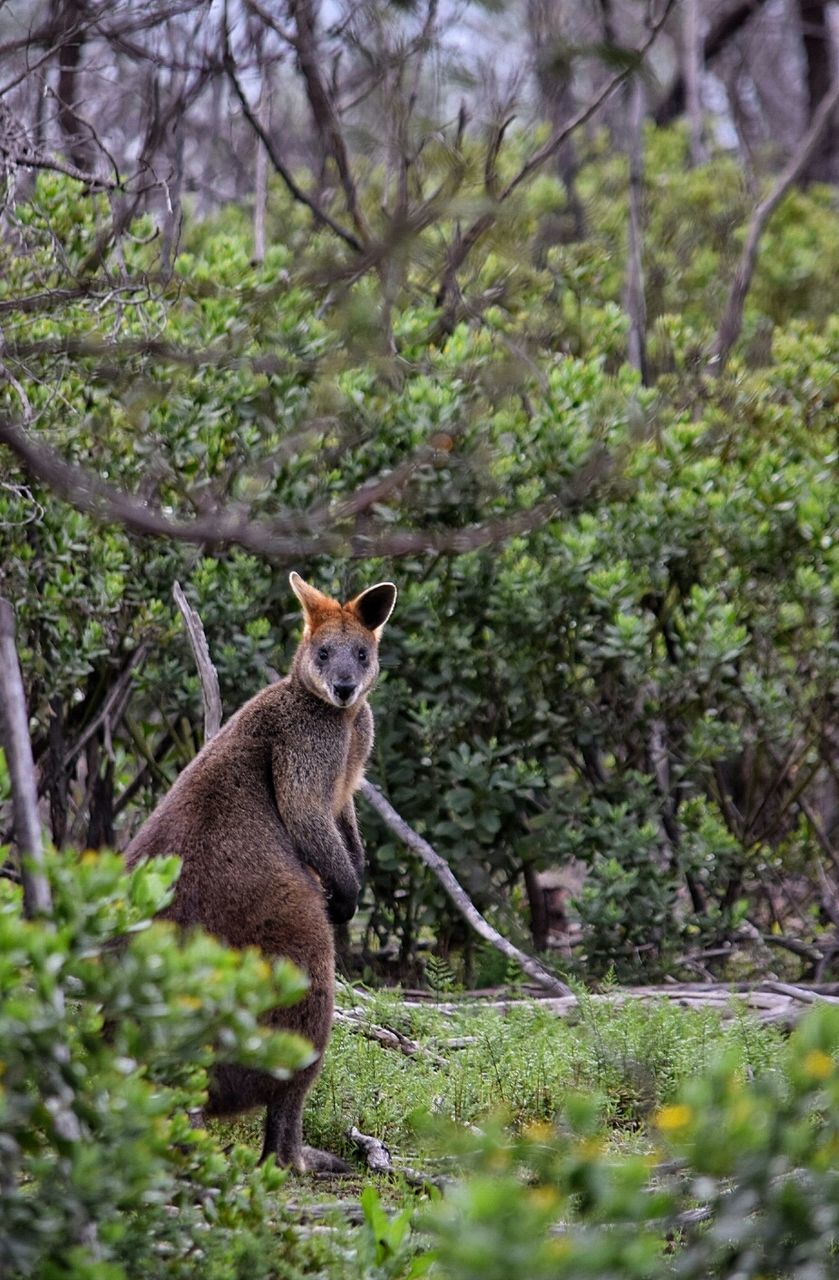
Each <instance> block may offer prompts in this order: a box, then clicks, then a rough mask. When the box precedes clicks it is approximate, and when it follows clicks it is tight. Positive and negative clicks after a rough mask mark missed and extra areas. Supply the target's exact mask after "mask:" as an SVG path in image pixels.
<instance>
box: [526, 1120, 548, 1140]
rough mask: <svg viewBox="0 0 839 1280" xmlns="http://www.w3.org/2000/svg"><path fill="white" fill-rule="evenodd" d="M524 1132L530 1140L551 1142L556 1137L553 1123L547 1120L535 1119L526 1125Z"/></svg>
mask: <svg viewBox="0 0 839 1280" xmlns="http://www.w3.org/2000/svg"><path fill="white" fill-rule="evenodd" d="M522 1132H523V1134H524V1136H525V1138H527V1140H528V1141H529V1142H550V1140H551V1138H555V1137H556V1133H555V1131H554V1127H553V1125H552V1124H548V1123H547V1121H545V1120H534V1121H533V1122H532V1124H528V1125H525V1127H524V1129H523V1131H522Z"/></svg>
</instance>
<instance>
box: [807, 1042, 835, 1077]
mask: <svg viewBox="0 0 839 1280" xmlns="http://www.w3.org/2000/svg"><path fill="white" fill-rule="evenodd" d="M804 1070H805V1071H806V1072H807V1075H808V1076H812V1077H813V1079H814V1080H826V1079H827V1077H828V1076H829V1075H832V1074H833V1059H832V1058H831V1056H830V1054H829V1053H825V1052H824V1051H823V1050H822V1049H811V1050H810V1052H809V1053H808V1054H807V1057H806V1058H805V1059H804Z"/></svg>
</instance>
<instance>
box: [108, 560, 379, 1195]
mask: <svg viewBox="0 0 839 1280" xmlns="http://www.w3.org/2000/svg"><path fill="white" fill-rule="evenodd" d="M290 580H291V586H292V589H293V591H294V593H295V595H296V596H297V598H298V599H299V601H300V603H301V604H302V606H303V616H304V621H305V626H304V630H303V637H302V639H301V641H300V644H299V646H298V649H297V652H296V653H295V655H294V660H293V662H292V666H291V671H290V674H289V675H287V676H286V677H285V679H283V680H280V681H279V682H278V683H277V684H273V685H270V686H269V687H268V688H266V689H263V690H262V692H261V693H258V694H257V695H256V697H254V698H251V700H250V702H246V703H245V705H244V706H243V707H242V708H241V709H240V710H239V711H238V712H237V713H236V714H235V715H234V716H232V717H231V719H230V720H229V721H228V722H227V724H226V725H225V726H224V727H223V728H222V729H221V730H220V731H219V733H218V734H217V735H216V737H215V738H213V739H212V740H211V741H210V742H208V743H207V745H206V746H205V747H204V748H203V750H202V751H200V752H199V754H198V755H197V756H196V758H195V759H194V760H193V761H192V763H191V764H190V765H189V766H188V767H187V768H186V769H185V770H184V771H183V773H182V774H181V775H180V777H179V778H178V780H177V781H176V782H175V784H174V786H173V787H172V789H171V791H169V792H168V794H167V795H166V796H165V797H164V798H163V800H162V801H161V802H160V804H159V805H158V806H157V808H156V809H155V810H154V812H153V813H152V815H151V817H150V818H149V819H148V820H147V822H146V823H145V824H144V826H143V827H142V828H141V829H140V831H139V832H138V834H137V835H136V836H135V838H134V839H133V840H132V842H131V844H130V845H129V847H128V850H127V853H126V860H127V863H128V865H129V867H131V866H134V865H135V864H136V863H137V862H138V861H140V860H141V859H143V858H149V857H155V856H162V855H166V854H178V855H179V856H180V858H181V859H182V867H181V874H180V878H179V880H178V883H177V886H176V891H175V897H174V900H173V901H172V903H171V905H170V906H169V907H167V908H166V910H165V911H164V912H163V913H162V915H163V917H164V918H166V919H169V920H173V921H175V922H176V923H177V924H179V925H183V926H189V925H201V926H203V928H205V929H207V930H208V931H209V932H210V933H212V934H215V935H216V936H218V937H219V938H222V939H223V940H224V941H225V942H228V943H229V944H230V945H231V946H234V947H246V946H256V947H259V948H261V950H262V951H263V952H264V953H265V954H266V955H268V956H288V957H289V958H290V959H291V960H293V961H294V963H295V964H297V965H299V967H300V968H301V969H303V970H304V971H305V972H306V973H307V974H308V977H309V982H310V986H309V989H308V992H307V995H306V997H305V999H303V1000H302V1001H301V1002H300V1003H298V1004H295V1005H292V1006H291V1007H290V1008H288V1009H277V1010H276V1011H275V1012H274V1013H273V1014H272V1015H271V1016H270V1022H271V1025H273V1026H277V1027H286V1028H288V1029H290V1030H292V1031H297V1032H299V1033H300V1034H301V1035H303V1036H305V1037H306V1039H307V1040H310V1041H311V1042H312V1044H313V1045H314V1047H315V1049H316V1050H317V1052H318V1055H319V1057H318V1059H317V1061H316V1062H315V1063H313V1064H312V1065H311V1066H310V1067H307V1068H306V1069H305V1070H303V1071H300V1072H298V1073H297V1074H296V1075H294V1076H293V1077H292V1078H291V1079H290V1080H285V1081H278V1080H274V1079H273V1078H272V1077H271V1076H269V1075H267V1074H266V1073H265V1072H258V1071H254V1070H250V1069H247V1068H244V1067H234V1066H220V1067H218V1068H216V1070H215V1071H214V1072H213V1075H212V1078H211V1083H210V1091H209V1101H208V1106H207V1112H208V1114H211V1115H226V1114H230V1113H232V1112H236V1111H243V1110H246V1109H248V1108H250V1107H256V1106H266V1107H267V1109H268V1110H267V1116H266V1123H265V1142H264V1146H263V1150H262V1159H263V1160H264V1159H266V1158H267V1157H268V1156H269V1155H271V1154H273V1155H274V1156H276V1159H277V1163H278V1164H283V1165H290V1166H291V1167H293V1168H296V1169H298V1170H300V1171H302V1170H304V1169H306V1168H308V1169H316V1168H319V1167H320V1168H324V1167H334V1157H331V1156H329V1155H328V1153H326V1152H319V1151H317V1150H315V1149H313V1148H309V1147H307V1148H304V1147H303V1145H302V1116H303V1102H304V1099H305V1097H306V1094H307V1092H308V1090H309V1088H310V1087H311V1085H312V1083H313V1081H314V1079H315V1077H316V1076H317V1073H318V1071H319V1069H320V1064H321V1060H322V1057H323V1053H324V1050H325V1049H326V1045H327V1042H328V1040H329V1034H330V1029H331V1025H332V1011H333V999H334V983H335V976H334V948H333V939H332V929H331V927H330V923H329V922H330V920H333V921H344V920H349V919H350V917H351V916H352V915H353V913H354V911H355V909H356V906H357V903H358V896H359V893H360V891H361V882H362V876H363V871H364V847H363V845H362V843H361V839H360V837H359V834H358V826H357V824H356V818H355V806H354V803H353V793H354V791H355V790H356V788H357V787H358V785H359V783H360V782H361V779H362V775H363V771H364V766H365V764H366V762H367V758H368V756H369V755H370V749H371V747H372V745H373V715H372V712H371V710H370V707H369V706H368V704H367V694H368V693H369V692H370V690H371V688H372V687H373V685H374V683H375V680H376V676H377V675H378V670H379V664H378V642H379V637H380V636H381V632H382V629H383V627H384V624H385V622H386V621H387V619H388V618H389V617H390V614H391V611H392V609H393V606H394V603H395V601H396V588H395V586H394V585H393V584H392V583H390V582H380V583H378V584H377V585H376V586H374V587H369V588H368V589H367V590H366V591H362V593H361V595H359V596H356V597H355V599H354V600H350V601H349V603H348V604H344V605H341V604H339V603H338V601H337V600H332V599H330V597H329V596H326V595H323V594H322V593H321V592H320V591H317V590H316V589H315V588H314V587H311V586H309V584H308V583H306V582H304V581H303V579H302V578H301V577H300V576H299V575H298V574H296V573H292V574H291V579H290Z"/></svg>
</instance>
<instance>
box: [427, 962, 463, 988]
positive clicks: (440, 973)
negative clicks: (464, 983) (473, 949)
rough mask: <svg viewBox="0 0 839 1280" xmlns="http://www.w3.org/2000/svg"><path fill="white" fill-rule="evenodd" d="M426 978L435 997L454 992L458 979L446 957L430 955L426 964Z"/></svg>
mask: <svg viewBox="0 0 839 1280" xmlns="http://www.w3.org/2000/svg"><path fill="white" fill-rule="evenodd" d="M425 978H426V981H427V982H428V985H429V987H430V988H431V990H432V991H433V992H434V993H435V995H438V996H441V995H445V994H447V993H448V992H450V991H454V989H455V987H456V986H457V979H456V977H455V973H454V970H453V969H452V967H451V965H450V964H449V962H448V960H447V959H446V958H445V956H435V955H430V956H429V957H428V959H427V960H426V962H425Z"/></svg>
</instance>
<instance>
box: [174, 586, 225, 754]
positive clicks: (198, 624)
mask: <svg viewBox="0 0 839 1280" xmlns="http://www.w3.org/2000/svg"><path fill="white" fill-rule="evenodd" d="M172 595H173V596H174V597H175V603H176V605H177V606H178V608H179V609H180V611H181V615H182V617H183V620H184V623H185V625H186V631H187V635H188V636H189V643H190V646H191V648H192V654H193V657H194V658H195V665H196V666H197V667H198V677H199V679H200V681H201V695H202V698H203V700H204V741H205V742H209V741H210V739H211V738H214V737H215V735H216V734H217V733H218V731H219V729H220V728H221V693H220V691H219V684H218V672H217V671H216V669H215V666H214V665H213V661H212V659H211V657H210V649H209V646H208V644H207V637H206V635H205V634H204V624H203V623H202V621H201V618H200V615H199V614H198V611H197V610H196V609H193V608H192V607H191V606H190V603H189V601H188V600H187V598H186V596H185V595H184V593H183V591H182V590H181V584H180V583H179V582H176V583H175V585H174V586H173V587H172Z"/></svg>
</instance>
